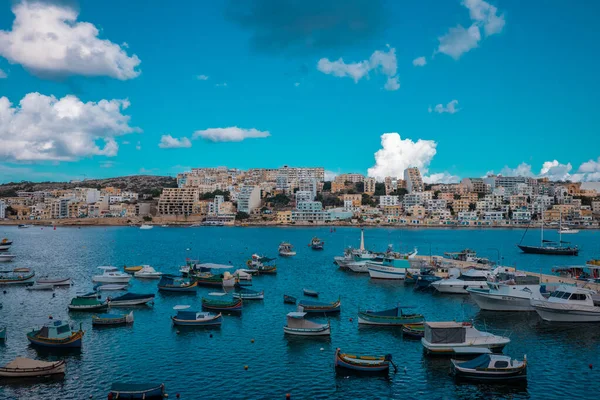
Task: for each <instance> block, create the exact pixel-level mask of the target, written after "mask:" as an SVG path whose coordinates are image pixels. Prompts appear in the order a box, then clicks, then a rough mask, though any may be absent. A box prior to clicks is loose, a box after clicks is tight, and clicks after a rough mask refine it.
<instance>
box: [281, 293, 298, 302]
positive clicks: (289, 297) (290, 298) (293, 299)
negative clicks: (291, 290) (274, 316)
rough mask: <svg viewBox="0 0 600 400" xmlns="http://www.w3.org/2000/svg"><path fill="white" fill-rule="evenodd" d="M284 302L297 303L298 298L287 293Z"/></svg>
mask: <svg viewBox="0 0 600 400" xmlns="http://www.w3.org/2000/svg"><path fill="white" fill-rule="evenodd" d="M283 302H284V303H286V304H296V298H295V297H293V296H290V295H287V294H284V295H283Z"/></svg>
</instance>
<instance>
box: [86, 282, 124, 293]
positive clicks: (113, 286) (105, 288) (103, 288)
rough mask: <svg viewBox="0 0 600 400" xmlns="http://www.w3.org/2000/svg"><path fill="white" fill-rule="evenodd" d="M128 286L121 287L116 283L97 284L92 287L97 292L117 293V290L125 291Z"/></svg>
mask: <svg viewBox="0 0 600 400" xmlns="http://www.w3.org/2000/svg"><path fill="white" fill-rule="evenodd" d="M128 286H129V285H121V284H118V283H108V284H103V285H102V284H98V285H96V286H94V290H97V291H118V290H127V287H128Z"/></svg>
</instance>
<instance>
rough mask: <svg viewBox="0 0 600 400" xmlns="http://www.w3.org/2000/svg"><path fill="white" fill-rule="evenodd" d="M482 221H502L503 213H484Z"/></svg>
mask: <svg viewBox="0 0 600 400" xmlns="http://www.w3.org/2000/svg"><path fill="white" fill-rule="evenodd" d="M483 219H484V220H485V221H502V220H503V219H504V213H503V212H502V211H486V212H484V213H483Z"/></svg>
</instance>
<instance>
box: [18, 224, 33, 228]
mask: <svg viewBox="0 0 600 400" xmlns="http://www.w3.org/2000/svg"><path fill="white" fill-rule="evenodd" d="M31 227H32V225H28V224H19V225H17V228H18V229H26V228H31Z"/></svg>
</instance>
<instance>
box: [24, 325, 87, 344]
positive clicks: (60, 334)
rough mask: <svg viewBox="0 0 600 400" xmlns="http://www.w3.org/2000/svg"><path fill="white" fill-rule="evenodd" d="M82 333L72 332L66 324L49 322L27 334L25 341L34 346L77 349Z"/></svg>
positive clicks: (80, 331)
mask: <svg viewBox="0 0 600 400" xmlns="http://www.w3.org/2000/svg"><path fill="white" fill-rule="evenodd" d="M84 333H85V332H84V331H82V330H81V327H80V328H79V331H74V330H73V329H72V328H71V326H70V325H69V323H68V322H65V321H59V320H56V321H49V322H47V323H46V324H44V325H43V326H42V327H41V328H40V329H35V328H34V329H32V330H31V331H30V332H27V340H29V342H31V344H33V345H35V346H41V347H52V348H78V347H81V342H82V338H83V335H84Z"/></svg>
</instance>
